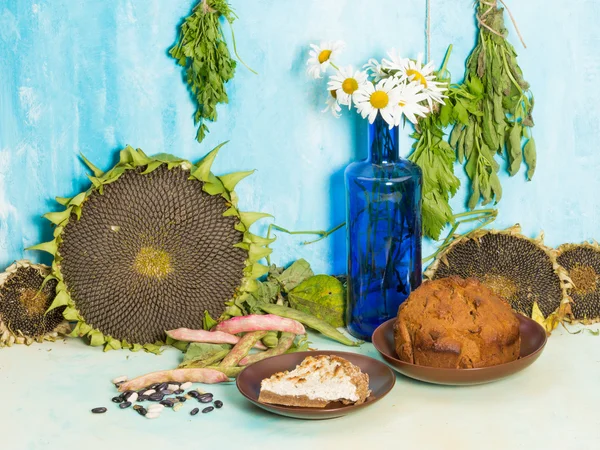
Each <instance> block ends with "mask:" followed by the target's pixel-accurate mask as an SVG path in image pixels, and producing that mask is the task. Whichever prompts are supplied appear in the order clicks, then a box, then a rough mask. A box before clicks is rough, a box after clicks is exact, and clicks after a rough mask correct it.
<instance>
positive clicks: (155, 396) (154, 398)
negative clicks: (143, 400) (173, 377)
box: [148, 392, 165, 402]
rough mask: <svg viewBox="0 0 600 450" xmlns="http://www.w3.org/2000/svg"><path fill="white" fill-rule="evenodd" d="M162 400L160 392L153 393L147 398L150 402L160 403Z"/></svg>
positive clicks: (162, 396)
mask: <svg viewBox="0 0 600 450" xmlns="http://www.w3.org/2000/svg"><path fill="white" fill-rule="evenodd" d="M164 398H165V396H164V395H163V394H161V393H160V392H155V393H154V394H152V395H151V396H150V397H148V400H151V401H153V402H161V401H162V400H163V399H164Z"/></svg>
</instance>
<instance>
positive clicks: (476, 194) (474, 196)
mask: <svg viewBox="0 0 600 450" xmlns="http://www.w3.org/2000/svg"><path fill="white" fill-rule="evenodd" d="M471 189H472V193H471V197H470V198H469V203H468V207H469V209H475V207H476V206H477V203H479V198H480V197H481V193H480V191H479V180H478V179H477V178H476V179H475V180H474V181H473V184H472V186H471Z"/></svg>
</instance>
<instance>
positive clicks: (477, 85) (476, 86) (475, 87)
mask: <svg viewBox="0 0 600 450" xmlns="http://www.w3.org/2000/svg"><path fill="white" fill-rule="evenodd" d="M467 84H468V86H469V90H470V91H471V93H473V94H474V95H477V96H480V95H483V83H482V82H481V79H480V78H479V77H478V76H477V75H471V76H470V77H469V81H468V82H467Z"/></svg>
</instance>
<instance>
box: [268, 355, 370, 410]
mask: <svg viewBox="0 0 600 450" xmlns="http://www.w3.org/2000/svg"><path fill="white" fill-rule="evenodd" d="M370 394H371V391H370V390H369V375H367V374H366V373H362V372H361V371H360V368H359V367H357V366H355V365H354V364H352V363H351V362H349V361H347V360H345V359H344V358H340V357H339V356H328V355H319V356H307V357H306V358H304V360H303V361H302V362H301V363H300V365H298V366H296V368H295V369H294V370H292V371H291V372H289V371H285V372H278V373H276V374H274V375H272V376H271V377H270V378H265V379H264V380H262V382H261V384H260V394H259V396H258V401H259V402H262V403H270V404H274V405H285V406H301V407H312V408H324V407H325V406H327V404H328V403H331V402H337V401H340V402H342V403H344V404H345V405H349V404H357V405H358V404H361V403H363V402H364V401H365V400H366V399H367V397H368V396H369V395H370Z"/></svg>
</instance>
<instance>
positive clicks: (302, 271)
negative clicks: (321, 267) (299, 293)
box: [272, 259, 314, 292]
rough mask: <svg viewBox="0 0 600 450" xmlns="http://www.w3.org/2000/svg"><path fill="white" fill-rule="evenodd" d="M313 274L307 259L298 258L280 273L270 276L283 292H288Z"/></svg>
mask: <svg viewBox="0 0 600 450" xmlns="http://www.w3.org/2000/svg"><path fill="white" fill-rule="evenodd" d="M313 275H314V273H313V271H312V269H311V268H310V264H309V263H308V261H306V260H305V259H299V260H297V261H295V262H294V263H293V264H292V265H290V266H289V267H288V268H287V269H285V270H284V271H283V273H281V274H280V275H274V276H272V279H274V280H275V281H277V282H278V283H279V285H280V286H281V288H282V290H283V291H284V292H289V291H291V290H292V289H294V288H295V287H296V286H298V285H299V284H300V283H302V282H303V281H304V280H306V279H308V278H310V277H312V276H313Z"/></svg>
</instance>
